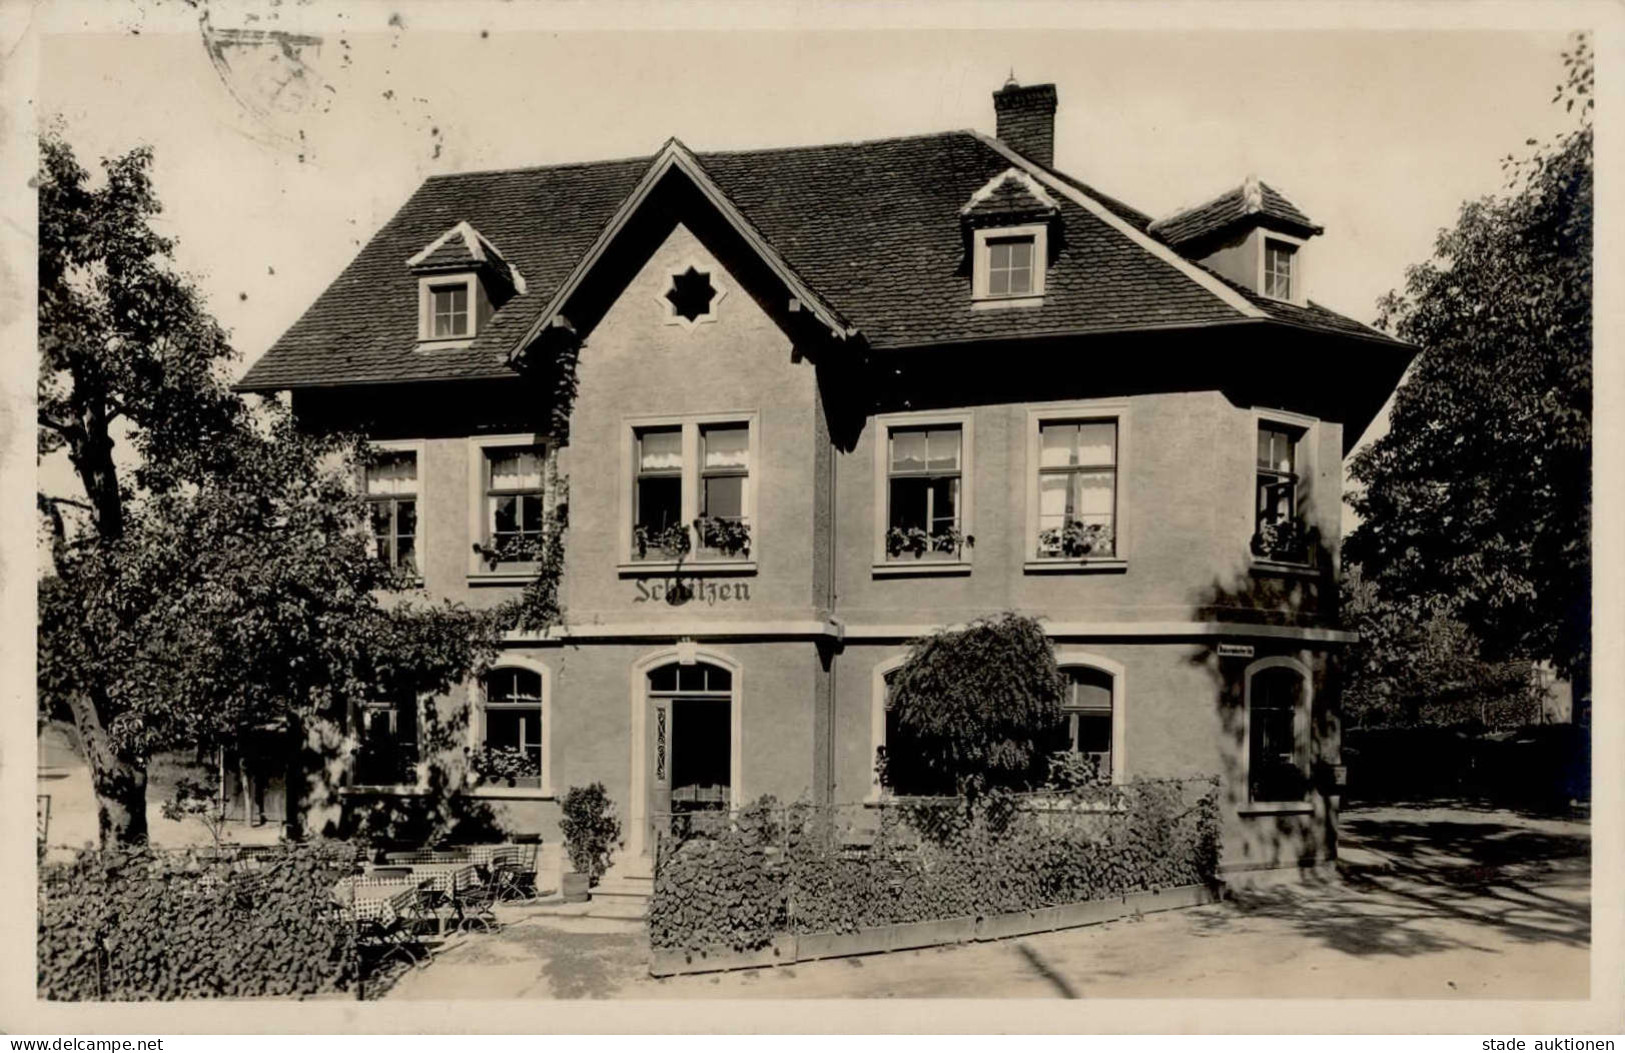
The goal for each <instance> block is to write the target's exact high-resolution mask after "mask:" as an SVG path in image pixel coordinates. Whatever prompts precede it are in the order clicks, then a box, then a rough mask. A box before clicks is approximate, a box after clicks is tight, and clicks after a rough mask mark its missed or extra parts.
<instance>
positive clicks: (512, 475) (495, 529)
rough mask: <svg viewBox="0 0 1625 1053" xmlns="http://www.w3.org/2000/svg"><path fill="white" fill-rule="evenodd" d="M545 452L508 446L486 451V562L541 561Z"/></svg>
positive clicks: (543, 526) (544, 516)
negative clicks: (488, 560)
mask: <svg viewBox="0 0 1625 1053" xmlns="http://www.w3.org/2000/svg"><path fill="white" fill-rule="evenodd" d="M545 464H546V450H545V449H544V448H543V447H541V446H518V447H513V446H507V447H495V448H489V449H487V450H486V451H485V516H486V518H485V522H486V541H485V547H486V551H487V558H488V559H491V560H493V561H494V562H496V563H526V562H530V561H533V560H535V559H537V558H538V556H539V554H540V552H541V546H542V535H543V533H544V530H545V524H546V515H545V512H544V510H543V500H544V498H545V493H546V486H545V480H544V469H545Z"/></svg>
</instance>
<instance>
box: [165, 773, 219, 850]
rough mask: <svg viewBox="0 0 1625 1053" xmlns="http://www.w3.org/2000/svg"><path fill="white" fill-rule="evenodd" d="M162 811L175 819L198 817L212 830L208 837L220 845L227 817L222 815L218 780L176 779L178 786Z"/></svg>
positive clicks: (172, 819)
mask: <svg viewBox="0 0 1625 1053" xmlns="http://www.w3.org/2000/svg"><path fill="white" fill-rule="evenodd" d="M161 811H162V813H163V817H164V818H165V819H168V820H169V821H170V822H173V823H184V822H186V821H187V820H188V819H195V820H197V821H198V822H199V823H201V824H202V826H203V828H204V829H205V830H207V831H208V832H209V839H210V840H212V841H213V842H214V844H215V847H216V848H218V847H220V836H221V833H222V832H223V829H224V825H225V820H224V818H223V816H222V815H221V808H220V787H219V785H218V783H217V782H216V781H214V780H211V781H210V782H199V781H198V780H196V779H189V778H185V777H183V778H180V779H178V780H176V782H175V789H174V790H173V791H172V792H171V793H170V797H169V800H167V801H165V802H163V804H162V805H161Z"/></svg>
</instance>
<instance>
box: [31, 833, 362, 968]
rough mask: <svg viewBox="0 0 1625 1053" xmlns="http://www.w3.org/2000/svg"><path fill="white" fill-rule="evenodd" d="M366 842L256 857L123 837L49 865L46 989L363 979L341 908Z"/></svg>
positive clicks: (44, 891)
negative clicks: (337, 898)
mask: <svg viewBox="0 0 1625 1053" xmlns="http://www.w3.org/2000/svg"><path fill="white" fill-rule="evenodd" d="M353 861H354V852H353V850H349V849H347V848H345V847H344V846H331V845H309V846H291V847H288V848H286V849H285V850H283V851H281V852H279V853H277V854H275V855H272V856H267V857H264V858H263V859H262V860H261V861H260V864H259V866H258V867H256V868H252V869H250V868H249V866H248V865H247V864H246V863H244V862H237V863H230V862H227V861H224V860H222V859H220V858H219V856H218V854H217V853H209V854H208V855H207V856H205V855H203V854H199V853H184V854H177V853H154V852H152V851H149V850H147V849H133V850H132V849H112V850H108V851H94V852H85V853H82V854H81V855H80V856H79V857H78V858H77V859H75V860H74V861H73V862H72V863H65V864H51V865H48V866H47V867H45V868H44V869H43V870H42V872H41V893H40V901H39V918H38V936H39V945H38V955H39V957H38V967H39V972H38V983H39V994H40V997H42V998H50V999H65V1000H85V999H102V1000H110V999H120V1000H127V999H141V1000H145V999H174V998H251V997H267V996H273V997H274V996H284V997H285V996H289V995H312V994H318V993H322V992H327V991H335V990H343V989H345V988H347V987H348V986H349V985H350V984H351V983H353V982H354V980H355V977H356V973H355V969H356V958H355V948H354V936H353V929H352V928H351V927H349V926H347V925H343V924H340V923H339V921H338V919H337V918H336V917H335V916H334V914H333V912H332V907H333V903H332V888H333V885H334V884H335V883H336V882H337V881H338V879H339V878H340V877H342V876H343V875H344V874H345V873H347V872H348V871H349V870H350V868H351V866H352V864H353Z"/></svg>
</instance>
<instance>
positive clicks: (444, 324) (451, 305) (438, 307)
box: [429, 282, 473, 340]
mask: <svg viewBox="0 0 1625 1053" xmlns="http://www.w3.org/2000/svg"><path fill="white" fill-rule="evenodd" d="M429 318H430V324H429V333H430V335H431V336H432V337H434V339H436V340H444V339H449V338H452V337H458V336H472V335H473V334H472V333H470V332H469V330H468V285H467V284H466V283H463V282H458V283H457V284H455V285H431V286H429Z"/></svg>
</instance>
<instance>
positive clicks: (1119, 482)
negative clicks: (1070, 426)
mask: <svg viewBox="0 0 1625 1053" xmlns="http://www.w3.org/2000/svg"><path fill="white" fill-rule="evenodd" d="M1105 421H1112V422H1114V423H1115V424H1116V425H1117V462H1116V464H1115V466H1114V470H1115V477H1116V478H1115V488H1114V493H1113V511H1112V518H1113V522H1114V525H1115V528H1116V537H1115V538H1114V540H1113V549H1112V554H1111V555H1110V556H1094V555H1090V556H1085V557H1083V558H1082V559H1068V558H1066V557H1064V556H1062V557H1054V556H1041V555H1039V551H1038V535H1039V533H1040V528H1041V523H1042V517H1041V514H1040V505H1039V502H1040V496H1039V485H1038V482H1039V475H1040V474H1041V472H1042V467H1041V465H1042V462H1043V456H1042V454H1043V426H1044V425H1045V424H1064V423H1078V424H1083V423H1102V422H1105ZM1131 423H1132V421H1131V416H1130V410H1129V401H1128V400H1127V399H1080V400H1071V401H1067V402H1049V403H1043V404H1041V405H1036V406H1030V407H1028V409H1027V463H1026V466H1025V469H1024V474H1025V475H1026V486H1027V517H1026V525H1025V530H1024V539H1023V542H1022V543H1023V545H1024V546H1025V547H1024V548H1023V556H1022V560H1023V570H1024V571H1026V573H1029V574H1056V573H1061V574H1065V573H1083V574H1087V573H1120V572H1122V571H1125V570H1127V569H1128V561H1129V547H1130V539H1131V537H1132V534H1131V532H1130V531H1129V525H1130V517H1129V501H1128V495H1127V492H1126V489H1125V480H1126V478H1127V475H1128V471H1129V466H1130V463H1131V462H1130V452H1131V449H1130V447H1131V443H1130V441H1129V437H1130V433H1131V430H1132V429H1131V427H1130V425H1131Z"/></svg>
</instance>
